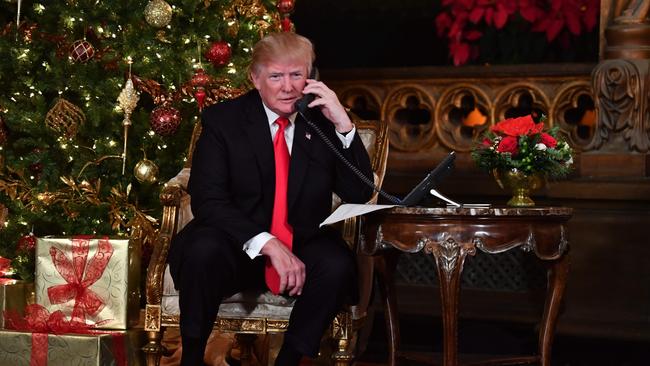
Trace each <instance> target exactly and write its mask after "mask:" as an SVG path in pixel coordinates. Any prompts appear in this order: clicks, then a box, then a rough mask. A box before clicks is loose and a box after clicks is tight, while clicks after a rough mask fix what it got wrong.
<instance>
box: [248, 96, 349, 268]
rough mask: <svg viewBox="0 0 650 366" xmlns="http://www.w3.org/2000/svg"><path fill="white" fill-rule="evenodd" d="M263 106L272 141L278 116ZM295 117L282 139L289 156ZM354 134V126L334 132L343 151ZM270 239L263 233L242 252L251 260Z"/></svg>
mask: <svg viewBox="0 0 650 366" xmlns="http://www.w3.org/2000/svg"><path fill="white" fill-rule="evenodd" d="M263 105H264V111H265V112H266V118H267V119H268V123H269V129H270V131H271V139H273V138H275V134H276V133H277V132H278V129H280V126H278V124H277V123H275V120H276V119H278V117H280V116H279V115H278V114H276V113H275V112H273V111H272V110H270V109H269V108H268V107H267V106H266V105H265V104H263ZM296 115H297V113H294V114H292V115H290V116H289V125H288V126H287V127H286V128H285V130H284V138H285V139H286V140H287V147H288V148H289V154H291V148H292V147H293V134H294V132H295V130H296V128H295V121H296ZM355 134H356V127H355V126H354V124H353V125H352V131H350V132H348V133H347V134H345V135H343V134H341V133H338V132H336V136H338V138H339V140H341V143H342V144H343V148H344V149H347V148H349V147H350V145H351V144H352V140H353V139H354V135H355ZM318 138H320V137H318ZM272 238H275V236H273V235H271V233H269V232H266V231H263V232H261V233H259V234H257V235H255V236H254V237H252V238H251V239H249V240H248V241H246V242H245V243H244V251H245V252H246V254H248V256H249V257H250V258H251V259H253V258H255V257H257V256H259V255H260V252H261V251H262V247H263V246H264V244H266V242H267V241H269V240H271V239H272Z"/></svg>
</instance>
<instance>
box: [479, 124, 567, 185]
mask: <svg viewBox="0 0 650 366" xmlns="http://www.w3.org/2000/svg"><path fill="white" fill-rule="evenodd" d="M544 120H545V117H542V119H541V121H540V122H539V123H535V121H534V120H533V118H532V117H531V116H530V115H527V116H524V117H519V118H511V119H506V120H504V121H501V122H499V123H497V124H495V125H494V126H492V127H490V129H489V130H488V131H487V132H486V133H485V135H484V136H483V140H482V141H480V142H478V144H477V145H476V146H475V147H474V149H473V150H472V153H471V155H472V159H473V160H474V161H475V162H476V164H477V165H478V166H479V167H480V168H482V169H485V170H487V171H488V172H492V171H494V170H508V171H519V172H522V173H524V174H526V175H533V174H535V173H541V174H542V175H544V176H545V177H549V178H560V177H563V176H566V175H567V174H568V173H569V172H570V171H571V169H572V164H573V156H572V150H571V147H570V146H569V144H567V143H566V141H563V140H561V139H560V138H559V137H558V128H557V127H554V128H551V129H549V130H548V131H546V132H544V131H543V130H544Z"/></svg>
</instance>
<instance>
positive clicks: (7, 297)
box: [0, 278, 34, 329]
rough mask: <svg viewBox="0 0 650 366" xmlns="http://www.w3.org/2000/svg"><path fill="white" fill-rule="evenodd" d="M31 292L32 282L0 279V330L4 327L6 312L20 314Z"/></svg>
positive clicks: (32, 288)
mask: <svg viewBox="0 0 650 366" xmlns="http://www.w3.org/2000/svg"><path fill="white" fill-rule="evenodd" d="M33 290H34V283H33V282H24V281H18V280H12V279H7V278H0V329H4V327H5V317H4V313H5V312H6V311H15V312H18V313H22V311H23V309H24V308H25V306H27V299H28V298H29V295H30V293H31V292H32V291H33Z"/></svg>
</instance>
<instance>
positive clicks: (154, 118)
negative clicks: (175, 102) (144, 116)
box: [149, 105, 181, 137]
mask: <svg viewBox="0 0 650 366" xmlns="http://www.w3.org/2000/svg"><path fill="white" fill-rule="evenodd" d="M149 123H150V124H151V129H152V130H153V131H154V132H155V133H156V134H158V135H160V136H163V137H166V136H171V135H173V134H174V133H176V130H177V129H178V126H179V125H180V124H181V112H179V110H178V109H176V108H174V107H168V106H165V105H163V106H160V107H157V108H155V109H154V110H153V111H152V112H151V116H150V117H149Z"/></svg>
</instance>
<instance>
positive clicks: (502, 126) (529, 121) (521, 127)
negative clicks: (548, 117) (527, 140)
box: [490, 115, 544, 137]
mask: <svg viewBox="0 0 650 366" xmlns="http://www.w3.org/2000/svg"><path fill="white" fill-rule="evenodd" d="M543 128H544V123H541V122H540V123H535V121H533V117H531V116H530V115H527V116H524V117H519V118H509V119H506V120H503V121H501V122H499V123H497V124H496V125H494V126H492V127H490V130H491V131H492V132H494V133H497V134H503V135H506V136H513V137H519V136H525V135H533V134H536V133H540V132H541V131H542V129H543Z"/></svg>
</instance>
